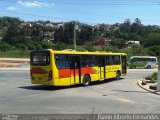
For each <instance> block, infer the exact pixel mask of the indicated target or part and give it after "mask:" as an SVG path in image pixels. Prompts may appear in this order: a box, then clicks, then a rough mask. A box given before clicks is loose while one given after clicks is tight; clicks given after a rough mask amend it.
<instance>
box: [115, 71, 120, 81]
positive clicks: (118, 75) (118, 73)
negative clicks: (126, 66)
mask: <svg viewBox="0 0 160 120" xmlns="http://www.w3.org/2000/svg"><path fill="white" fill-rule="evenodd" d="M120 77H121V73H120V71H117V72H116V80H119V79H120Z"/></svg>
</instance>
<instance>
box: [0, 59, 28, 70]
mask: <svg viewBox="0 0 160 120" xmlns="http://www.w3.org/2000/svg"><path fill="white" fill-rule="evenodd" d="M29 61H30V60H29V59H28V58H0V68H3V67H22V66H27V65H28V64H29Z"/></svg>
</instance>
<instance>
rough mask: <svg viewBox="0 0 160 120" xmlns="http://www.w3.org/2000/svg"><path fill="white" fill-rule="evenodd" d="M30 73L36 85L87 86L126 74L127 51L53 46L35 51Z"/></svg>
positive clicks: (31, 60) (31, 57)
mask: <svg viewBox="0 0 160 120" xmlns="http://www.w3.org/2000/svg"><path fill="white" fill-rule="evenodd" d="M30 73H31V82H32V83H33V84H43V85H51V86H70V85H76V84H83V85H84V86H87V85H89V84H90V83H91V82H92V81H98V80H106V79H110V78H116V79H120V76H121V75H126V74H127V64H126V54H125V53H112V52H98V51H97V52H79V51H75V50H62V51H54V50H52V49H48V50H43V51H32V52H31V54H30Z"/></svg>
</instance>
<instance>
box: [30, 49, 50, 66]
mask: <svg viewBox="0 0 160 120" xmlns="http://www.w3.org/2000/svg"><path fill="white" fill-rule="evenodd" d="M49 64H50V54H49V51H33V52H31V65H41V66H46V65H49Z"/></svg>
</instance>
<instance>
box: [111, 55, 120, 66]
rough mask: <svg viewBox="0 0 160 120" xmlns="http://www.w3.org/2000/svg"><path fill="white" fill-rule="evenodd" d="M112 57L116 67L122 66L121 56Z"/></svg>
mask: <svg viewBox="0 0 160 120" xmlns="http://www.w3.org/2000/svg"><path fill="white" fill-rule="evenodd" d="M112 57H113V63H114V64H115V65H118V64H120V56H119V55H114V56H112Z"/></svg>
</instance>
